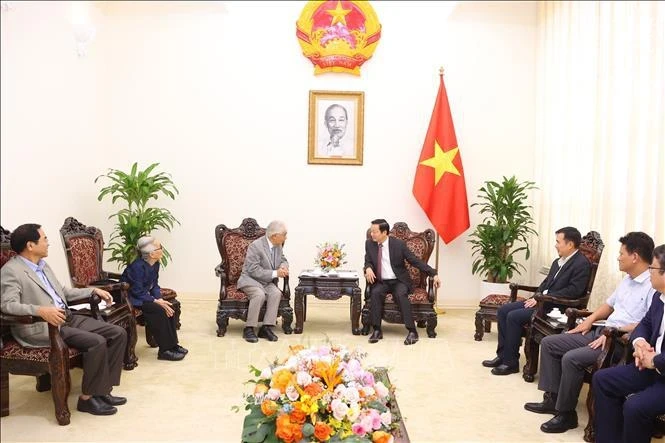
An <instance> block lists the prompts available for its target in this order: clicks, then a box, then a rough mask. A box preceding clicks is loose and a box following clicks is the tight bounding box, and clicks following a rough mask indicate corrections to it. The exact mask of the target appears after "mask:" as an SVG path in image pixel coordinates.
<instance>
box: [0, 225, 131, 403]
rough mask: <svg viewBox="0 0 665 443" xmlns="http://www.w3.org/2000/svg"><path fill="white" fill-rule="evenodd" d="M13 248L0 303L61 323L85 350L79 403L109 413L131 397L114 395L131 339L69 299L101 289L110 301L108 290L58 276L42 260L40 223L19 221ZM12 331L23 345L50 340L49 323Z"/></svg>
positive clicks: (0, 276)
mask: <svg viewBox="0 0 665 443" xmlns="http://www.w3.org/2000/svg"><path fill="white" fill-rule="evenodd" d="M10 244H11V248H12V250H13V251H14V252H16V253H17V254H18V255H17V256H16V257H14V258H12V259H11V260H9V261H8V262H7V263H6V264H5V265H4V266H3V267H2V270H1V271H0V281H1V282H2V293H1V296H0V300H1V303H0V309H1V310H2V312H4V313H6V314H12V315H32V316H38V317H41V318H43V319H44V320H45V321H46V322H48V323H49V324H51V325H53V326H58V327H59V328H60V336H61V337H62V339H63V341H64V342H65V343H66V344H67V345H68V346H71V347H73V348H76V349H78V350H79V351H81V352H83V381H82V383H81V395H80V396H79V400H78V404H77V407H76V408H77V409H78V410H79V411H81V412H88V413H90V414H94V415H111V414H115V413H116V412H117V409H116V408H115V406H119V405H122V404H125V403H126V402H127V399H126V398H124V397H116V396H114V395H111V389H113V386H118V385H119V384H120V374H121V372H122V361H123V356H124V351H125V346H126V344H127V333H126V332H125V330H124V329H123V328H121V327H120V326H117V325H112V324H110V323H106V322H103V321H100V320H96V319H94V318H92V317H88V316H85V315H76V314H75V315H71V311H70V310H69V307H68V305H67V301H68V300H74V299H80V298H83V297H86V296H90V295H92V294H97V295H98V296H99V297H101V298H102V299H103V300H105V301H107V302H111V301H112V300H113V298H112V297H111V294H109V293H108V292H106V291H104V290H102V289H99V288H86V289H72V288H66V287H64V286H62V285H61V284H60V282H58V280H57V279H56V278H55V274H54V273H53V270H52V269H51V267H50V266H49V265H48V264H47V263H46V261H44V258H46V257H47V256H48V247H49V242H48V238H47V237H46V234H44V230H43V229H42V228H41V226H40V225H38V224H34V223H30V224H25V225H21V226H19V227H18V228H16V230H15V231H14V232H13V233H12V235H11V239H10ZM12 335H13V336H14V338H15V339H16V341H17V342H18V343H19V344H21V345H22V346H25V347H29V348H41V347H48V346H50V341H49V335H48V326H47V325H46V323H43V322H37V323H33V324H28V325H17V326H12Z"/></svg>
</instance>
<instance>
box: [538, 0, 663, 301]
mask: <svg viewBox="0 0 665 443" xmlns="http://www.w3.org/2000/svg"><path fill="white" fill-rule="evenodd" d="M538 20H539V37H538V38H539V42H538V44H539V46H538V70H537V73H538V81H537V87H538V93H537V131H536V133H537V141H536V143H537V144H536V169H535V173H534V177H535V181H536V183H537V185H538V186H539V188H540V190H539V191H538V192H536V193H535V194H534V214H535V218H536V225H537V230H538V232H539V238H538V239H534V241H533V252H534V255H533V259H532V260H530V275H531V276H532V279H533V280H537V279H538V277H535V278H534V277H533V276H536V275H537V271H538V270H539V269H540V267H541V266H543V265H549V264H550V263H551V261H552V260H553V259H554V258H555V255H556V251H555V250H554V237H555V236H554V231H555V230H556V229H558V228H560V227H563V226H567V225H571V226H575V227H577V228H578V229H579V230H580V231H581V232H582V235H584V234H585V233H586V232H588V231H590V230H595V231H598V232H599V233H600V235H601V237H602V239H603V241H604V242H605V250H604V252H603V256H602V259H601V262H600V266H599V270H598V275H597V277H596V281H595V285H594V290H593V294H592V299H591V302H590V303H589V307H590V308H592V309H593V308H595V307H597V306H598V305H599V304H601V303H602V302H603V301H604V300H605V299H606V298H607V297H608V296H609V294H610V293H611V292H612V290H613V289H614V287H615V286H616V284H617V283H618V281H619V280H620V279H621V278H622V275H621V273H620V271H619V268H618V265H617V261H616V257H617V255H618V252H619V246H620V244H619V242H618V239H619V237H620V236H622V235H623V234H625V233H626V232H629V231H644V232H646V233H647V234H649V235H651V236H652V237H653V239H654V241H655V243H656V245H659V244H662V243H665V179H664V178H663V176H664V175H665V130H664V127H665V106H664V100H665V88H664V83H665V71H664V68H663V67H664V64H665V3H663V2H542V3H541V4H540V6H539V16H538ZM540 278H542V275H541V276H540Z"/></svg>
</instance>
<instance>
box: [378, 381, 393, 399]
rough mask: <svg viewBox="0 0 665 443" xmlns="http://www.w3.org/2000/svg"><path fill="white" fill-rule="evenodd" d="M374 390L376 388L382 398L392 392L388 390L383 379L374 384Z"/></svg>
mask: <svg viewBox="0 0 665 443" xmlns="http://www.w3.org/2000/svg"><path fill="white" fill-rule="evenodd" d="M374 390H376V393H377V395H378V396H379V397H380V398H386V397H387V396H388V394H390V391H388V388H386V385H384V384H383V382H381V381H377V382H376V384H375V385H374Z"/></svg>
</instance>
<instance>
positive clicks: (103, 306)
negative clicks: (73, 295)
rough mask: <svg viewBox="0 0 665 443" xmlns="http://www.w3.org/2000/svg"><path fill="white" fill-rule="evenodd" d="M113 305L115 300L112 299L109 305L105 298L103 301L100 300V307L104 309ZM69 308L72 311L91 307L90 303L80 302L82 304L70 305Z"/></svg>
mask: <svg viewBox="0 0 665 443" xmlns="http://www.w3.org/2000/svg"><path fill="white" fill-rule="evenodd" d="M112 305H113V301H111V302H110V303H109V304H108V305H107V304H106V302H105V301H104V300H102V301H100V302H99V309H100V310H104V309H106V308H107V307H110V306H112ZM69 309H71V310H72V311H80V310H82V309H90V303H83V304H80V305H72V306H70V307H69Z"/></svg>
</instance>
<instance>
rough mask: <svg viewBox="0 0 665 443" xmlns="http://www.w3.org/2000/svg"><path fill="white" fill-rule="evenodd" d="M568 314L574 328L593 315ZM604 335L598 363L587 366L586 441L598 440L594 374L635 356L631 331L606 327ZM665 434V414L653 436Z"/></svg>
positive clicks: (584, 313)
mask: <svg viewBox="0 0 665 443" xmlns="http://www.w3.org/2000/svg"><path fill="white" fill-rule="evenodd" d="M566 315H567V316H568V328H569V329H570V328H573V327H574V326H575V322H576V319H577V318H582V317H586V316H588V315H591V312H590V311H586V310H577V309H571V308H568V309H566ZM603 335H605V337H606V341H605V349H604V350H603V352H602V353H601V354H600V355H599V356H598V359H597V360H596V363H594V364H593V365H591V366H589V367H587V368H586V371H585V374H584V382H585V383H588V384H589V392H588V394H587V398H586V407H587V412H588V413H589V422H588V423H587V425H586V427H585V428H584V441H587V442H594V441H596V432H595V428H594V421H595V415H596V414H595V407H594V399H593V389H592V388H591V381H592V379H593V374H594V373H595V372H596V371H598V370H599V369H604V368H609V367H612V366H617V365H625V364H631V363H632V358H633V345H632V343H631V341H630V333H628V332H623V331H619V330H618V329H616V328H609V327H608V328H604V329H603ZM664 435H665V414H663V415H660V416H658V417H656V424H655V426H654V433H653V438H662V437H663V436H664Z"/></svg>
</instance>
